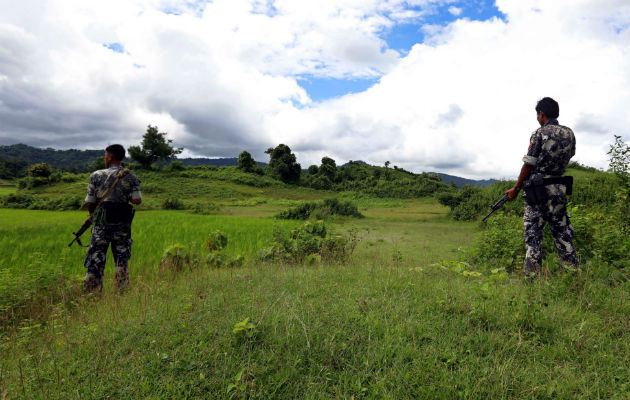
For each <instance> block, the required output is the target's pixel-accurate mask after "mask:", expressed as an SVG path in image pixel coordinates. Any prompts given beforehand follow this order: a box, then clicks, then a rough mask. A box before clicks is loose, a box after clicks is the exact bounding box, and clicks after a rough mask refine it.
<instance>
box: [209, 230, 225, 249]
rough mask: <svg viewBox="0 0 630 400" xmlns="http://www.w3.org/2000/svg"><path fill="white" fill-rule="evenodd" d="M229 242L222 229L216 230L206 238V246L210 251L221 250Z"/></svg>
mask: <svg viewBox="0 0 630 400" xmlns="http://www.w3.org/2000/svg"><path fill="white" fill-rule="evenodd" d="M227 242H228V240H227V236H225V234H224V233H223V232H221V231H220V230H216V231H214V232H213V233H211V234H210V235H208V237H207V238H206V247H207V248H208V250H210V251H219V250H223V249H224V248H225V246H227Z"/></svg>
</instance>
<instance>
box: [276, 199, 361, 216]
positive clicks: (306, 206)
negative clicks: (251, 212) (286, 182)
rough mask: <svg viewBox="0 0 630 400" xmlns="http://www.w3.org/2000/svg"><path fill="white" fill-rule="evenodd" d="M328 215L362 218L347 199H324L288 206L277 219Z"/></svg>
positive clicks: (354, 205)
mask: <svg viewBox="0 0 630 400" xmlns="http://www.w3.org/2000/svg"><path fill="white" fill-rule="evenodd" d="M328 215H341V216H349V217H356V218H363V215H362V214H361V213H360V212H359V209H358V208H357V205H356V204H354V203H352V202H350V201H347V200H342V201H339V200H338V199H336V198H335V199H326V200H324V201H321V202H314V201H312V202H306V203H302V204H300V205H298V206H296V207H291V208H288V209H286V210H284V211H282V212H280V213H279V214H278V215H276V218H279V219H308V218H310V217H314V218H316V219H323V218H325V217H327V216H328Z"/></svg>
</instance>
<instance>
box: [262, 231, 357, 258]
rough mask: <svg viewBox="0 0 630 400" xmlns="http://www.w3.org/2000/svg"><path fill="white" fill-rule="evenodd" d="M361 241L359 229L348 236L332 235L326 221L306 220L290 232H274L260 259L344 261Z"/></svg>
mask: <svg viewBox="0 0 630 400" xmlns="http://www.w3.org/2000/svg"><path fill="white" fill-rule="evenodd" d="M357 243H358V238H357V235H356V231H351V233H350V235H349V236H348V237H345V236H342V235H334V234H329V233H328V232H327V229H326V225H325V224H324V222H323V221H316V222H306V223H305V224H304V225H302V226H301V227H299V228H296V229H293V230H292V231H291V232H290V233H288V234H287V233H285V232H281V231H278V230H276V231H274V234H273V239H272V241H271V244H270V246H268V247H265V248H263V249H261V250H260V251H259V253H258V258H259V259H261V260H263V261H285V262H289V263H302V262H304V263H306V264H316V263H319V262H320V261H321V260H326V261H328V262H344V261H347V259H348V258H349V257H350V256H351V255H352V253H353V251H354V249H355V247H356V244H357Z"/></svg>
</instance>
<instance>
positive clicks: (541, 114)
mask: <svg viewBox="0 0 630 400" xmlns="http://www.w3.org/2000/svg"><path fill="white" fill-rule="evenodd" d="M558 115H560V106H559V105H558V102H557V101H555V100H554V99H552V98H551V97H543V98H542V99H540V100H539V101H538V103H536V119H537V120H538V123H540V125H541V126H542V125H545V124H546V123H547V122H549V120H552V119H556V118H558Z"/></svg>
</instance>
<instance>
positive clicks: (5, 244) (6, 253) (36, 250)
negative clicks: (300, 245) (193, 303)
mask: <svg viewBox="0 0 630 400" xmlns="http://www.w3.org/2000/svg"><path fill="white" fill-rule="evenodd" d="M85 217H86V213H85V212H63V213H61V212H48V211H31V210H28V211H27V210H7V209H0V220H1V221H2V226H1V227H0V312H1V311H3V310H4V311H7V310H8V309H10V308H13V307H16V306H19V305H20V304H24V303H26V302H28V301H29V300H32V299H33V298H34V297H35V296H38V295H41V294H42V292H46V290H47V289H51V290H63V288H59V287H58V285H59V282H60V280H62V281H63V284H64V285H65V284H67V283H68V281H75V282H77V281H80V280H81V277H82V276H83V275H84V273H85V269H84V267H83V259H84V257H85V251H86V250H85V249H83V248H80V247H78V246H76V245H73V247H71V248H68V243H69V242H70V241H71V240H72V238H73V236H72V232H73V231H76V230H77V229H78V228H79V227H80V225H81V223H82V221H83V219H84V218H85ZM293 226H296V223H295V222H293V221H273V220H271V219H267V218H251V217H250V218H245V217H231V216H217V215H193V214H189V213H186V212H178V211H146V212H138V213H137V214H136V218H135V220H134V222H133V226H132V237H133V240H134V244H133V245H132V257H131V260H130V263H129V268H130V274H131V275H132V276H133V275H138V274H139V275H143V276H145V277H151V276H155V275H156V274H158V273H159V268H158V265H159V263H160V258H161V256H162V253H163V251H164V249H165V248H166V247H168V246H170V245H172V244H174V243H181V244H184V245H185V246H189V247H196V248H197V249H202V248H203V246H204V243H205V238H206V236H207V235H208V234H210V233H211V232H214V231H215V230H217V229H218V230H221V231H223V232H224V233H225V234H226V235H227V236H228V246H227V248H226V250H225V251H226V252H227V253H229V254H233V255H242V256H244V257H246V258H247V257H251V256H253V255H254V254H255V253H256V250H257V249H259V248H261V247H262V246H263V245H264V244H266V242H267V241H268V240H269V238H271V236H272V232H273V230H274V229H276V227H277V228H279V229H289V228H290V227H293ZM89 238H90V235H89V232H87V233H86V234H84V236H83V241H84V244H88V243H89ZM106 265H107V266H106V278H105V279H106V280H111V273H112V270H113V260H112V257H111V253H109V254H108V260H107V264H106Z"/></svg>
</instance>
